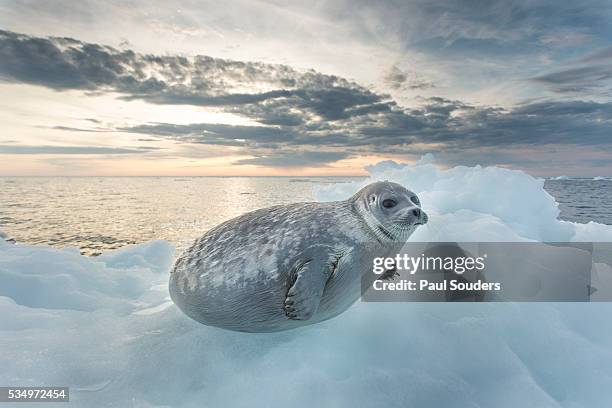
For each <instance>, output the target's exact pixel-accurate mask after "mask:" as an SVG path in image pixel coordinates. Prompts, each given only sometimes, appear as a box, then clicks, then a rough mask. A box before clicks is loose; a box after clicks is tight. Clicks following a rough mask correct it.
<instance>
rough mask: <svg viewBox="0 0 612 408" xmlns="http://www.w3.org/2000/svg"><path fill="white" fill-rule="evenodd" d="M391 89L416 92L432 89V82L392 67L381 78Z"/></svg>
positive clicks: (412, 72) (411, 72)
mask: <svg viewBox="0 0 612 408" xmlns="http://www.w3.org/2000/svg"><path fill="white" fill-rule="evenodd" d="M383 80H384V82H385V83H386V84H387V85H388V86H389V87H391V89H396V90H398V89H404V90H417V89H429V88H434V87H435V85H434V84H433V82H431V81H429V80H427V79H425V78H424V77H423V76H422V75H420V74H418V73H417V72H414V71H411V70H401V69H400V68H399V67H398V66H397V65H392V66H391V68H389V70H388V71H387V73H386V74H385V76H384V78H383Z"/></svg>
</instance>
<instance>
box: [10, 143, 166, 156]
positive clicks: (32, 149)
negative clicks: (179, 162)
mask: <svg viewBox="0 0 612 408" xmlns="http://www.w3.org/2000/svg"><path fill="white" fill-rule="evenodd" d="M152 149H154V148H151V147H139V148H137V149H125V148H115V147H94V146H18V145H0V154H142V153H147V152H148V151H150V150H152Z"/></svg>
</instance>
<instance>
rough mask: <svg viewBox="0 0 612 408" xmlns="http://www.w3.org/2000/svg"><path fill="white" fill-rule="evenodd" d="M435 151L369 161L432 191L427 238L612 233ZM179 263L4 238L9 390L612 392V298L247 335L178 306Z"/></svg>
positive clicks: (367, 313) (597, 398) (501, 398)
mask: <svg viewBox="0 0 612 408" xmlns="http://www.w3.org/2000/svg"><path fill="white" fill-rule="evenodd" d="M427 160H430V159H426V160H424V161H422V162H421V163H420V164H418V165H416V166H409V167H402V166H400V165H397V164H392V163H383V164H379V165H377V166H374V167H373V168H371V169H370V171H371V174H372V177H373V178H374V179H388V180H394V181H399V182H401V183H403V184H405V185H406V186H407V187H409V188H412V189H414V190H415V191H417V192H419V194H420V196H421V198H422V201H423V206H424V208H425V209H426V210H427V211H428V212H429V213H430V215H431V216H432V217H431V218H432V225H434V227H433V228H427V229H423V232H422V235H421V237H419V239H442V238H445V237H448V236H450V235H452V236H453V237H457V238H453V239H459V238H461V239H465V238H466V237H467V238H470V237H471V238H473V239H474V240H499V239H506V240H546V239H556V240H559V241H562V240H570V239H574V240H597V239H599V240H602V239H603V240H612V227H611V226H605V225H600V224H595V223H590V224H586V225H577V224H572V223H567V222H561V221H557V220H556V215H557V214H558V210H557V208H556V204H555V203H554V200H553V199H552V197H550V196H549V195H548V194H547V193H546V192H544V190H543V189H542V181H541V180H536V179H533V178H531V177H529V176H528V175H525V174H523V173H518V172H513V171H509V170H504V169H496V168H478V167H474V168H454V169H449V170H438V169H436V168H435V167H434V166H433V165H432V164H431V163H428V162H427ZM357 187H358V186H356V185H336V186H334V187H333V188H332V189H327V190H325V191H321V192H320V194H319V196H320V198H321V199H335V198H345V197H347V196H348V195H350V194H351V193H352V192H354V191H355V190H356V189H357ZM434 223H435V224H434ZM171 259H172V248H171V246H170V245H169V244H167V243H165V242H162V241H156V242H151V243H148V244H145V245H139V246H134V247H130V248H126V249H123V250H120V251H116V252H111V253H108V254H105V255H103V256H100V257H97V258H87V257H83V256H81V255H78V252H77V251H76V250H63V251H62V250H57V249H50V248H47V247H31V246H27V245H20V244H16V245H15V244H9V243H5V242H4V241H2V240H1V239H0V316H1V317H0V367H2V369H0V385H57V386H70V387H71V404H70V405H71V406H83V407H93V406H119V407H130V406H134V407H151V406H189V407H260V406H261V407H301V406H303V407H313V406H317V407H356V406H361V407H380V406H386V407H409V406H415V407H445V406H452V407H479V406H480V407H493V406H494V407H524V406H528V407H532V406H533V407H609V406H610V404H611V401H612V322H611V321H610V315H611V313H612V306H611V305H607V304H509V303H507V304H453V303H448V304H424V303H421V304H398V303H394V304H364V303H356V304H355V305H354V306H353V307H352V308H351V309H349V310H348V311H347V312H346V313H344V314H342V315H340V316H339V317H337V318H335V319H333V320H331V321H327V322H324V323H322V324H317V325H313V326H307V327H304V328H301V329H297V330H294V331H289V332H283V333H274V334H243V333H234V332H228V331H223V330H219V329H214V328H210V327H206V326H202V325H199V324H198V323H195V322H192V321H191V320H189V319H188V318H187V317H185V316H184V315H182V314H181V313H180V312H179V311H178V310H177V309H176V307H174V306H173V305H172V304H171V303H169V298H168V294H167V289H166V282H167V271H168V269H169V266H170V262H171ZM20 406H26V405H25V404H24V405H20Z"/></svg>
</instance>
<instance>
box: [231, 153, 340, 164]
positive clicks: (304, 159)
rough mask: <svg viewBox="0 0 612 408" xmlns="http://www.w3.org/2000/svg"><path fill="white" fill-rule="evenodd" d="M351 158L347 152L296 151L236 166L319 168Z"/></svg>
mask: <svg viewBox="0 0 612 408" xmlns="http://www.w3.org/2000/svg"><path fill="white" fill-rule="evenodd" d="M348 157H350V154H349V153H347V152H322V151H309V150H302V151H295V152H281V153H280V154H279V153H274V154H271V155H268V156H259V157H255V158H253V159H242V160H238V161H236V162H234V164H251V165H257V166H269V167H315V166H316V167H318V166H322V165H327V164H329V163H333V162H336V161H338V160H342V159H346V158H348Z"/></svg>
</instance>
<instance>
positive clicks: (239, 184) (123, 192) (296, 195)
mask: <svg viewBox="0 0 612 408" xmlns="http://www.w3.org/2000/svg"><path fill="white" fill-rule="evenodd" d="M358 180H362V178H360V177H293V178H292V177H3V178H0V230H1V231H4V233H5V234H7V235H8V237H9V238H12V239H14V240H16V241H18V242H23V243H28V244H47V245H51V246H54V247H77V248H79V249H80V251H81V253H82V254H85V255H99V254H100V253H102V252H104V251H107V250H111V249H116V248H120V247H122V246H125V245H129V244H137V243H144V242H147V241H150V240H154V239H163V240H167V241H170V242H171V243H172V244H173V245H174V246H175V247H176V248H177V253H178V252H180V251H181V250H182V249H184V248H186V247H187V246H188V245H189V244H190V243H191V242H192V241H193V240H194V239H195V238H197V237H199V236H200V235H202V234H203V233H204V232H206V231H207V230H209V229H210V228H212V227H214V226H215V225H217V224H219V223H221V222H223V221H225V220H228V219H230V218H233V217H235V216H238V215H240V214H242V213H245V212H248V211H252V210H255V209H258V208H262V207H267V206H271V205H277V204H287V203H291V202H300V201H314V200H315V193H314V192H315V189H316V188H317V187H321V186H330V185H333V184H338V183H350V182H354V181H358ZM408 187H410V186H408ZM545 188H546V190H547V191H548V192H549V193H550V194H551V195H553V196H554V197H555V199H556V201H557V202H558V203H559V207H560V210H561V215H560V218H561V219H564V220H568V221H573V222H578V223H587V222H589V221H595V222H598V223H602V224H612V180H607V179H604V180H592V179H570V180H547V181H546V184H545Z"/></svg>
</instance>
